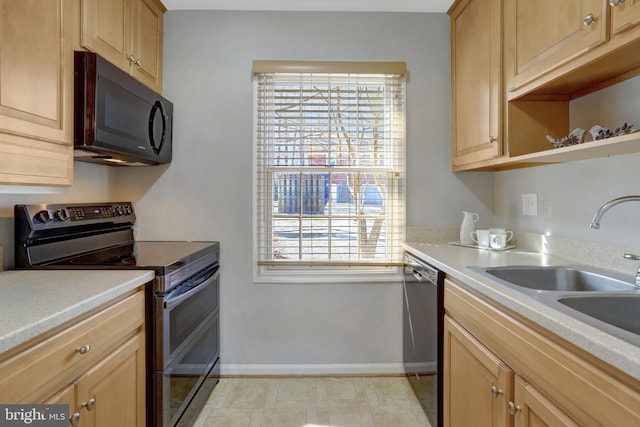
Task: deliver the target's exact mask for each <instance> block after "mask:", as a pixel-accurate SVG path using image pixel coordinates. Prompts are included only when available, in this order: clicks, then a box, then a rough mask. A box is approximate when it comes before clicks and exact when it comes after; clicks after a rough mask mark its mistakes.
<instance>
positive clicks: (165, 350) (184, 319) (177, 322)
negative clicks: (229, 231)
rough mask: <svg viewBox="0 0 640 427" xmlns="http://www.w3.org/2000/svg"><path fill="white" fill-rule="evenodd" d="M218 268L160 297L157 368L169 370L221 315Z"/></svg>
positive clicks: (211, 269) (208, 270)
mask: <svg viewBox="0 0 640 427" xmlns="http://www.w3.org/2000/svg"><path fill="white" fill-rule="evenodd" d="M218 277H219V271H218V267H217V266H216V267H212V268H209V269H207V270H205V271H204V272H202V273H200V274H198V275H196V276H195V277H193V278H192V279H189V280H187V281H185V282H184V283H182V284H180V285H178V286H177V287H176V288H175V289H174V290H173V291H170V292H169V293H168V294H166V295H157V296H156V304H155V306H156V313H155V318H156V322H155V323H156V334H155V338H156V345H155V351H156V369H157V370H159V371H162V370H165V369H167V368H168V367H169V366H170V365H171V364H172V363H173V362H174V360H175V359H176V357H178V355H179V354H181V353H183V352H184V351H185V349H186V348H187V347H190V346H192V345H193V343H192V341H193V339H194V338H193V337H194V335H195V334H196V331H197V330H198V329H199V328H200V326H201V325H202V324H204V323H205V321H207V320H208V318H209V317H210V316H211V314H213V313H217V312H218V295H219V292H218V285H219V283H218Z"/></svg>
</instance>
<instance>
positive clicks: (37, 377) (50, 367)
mask: <svg viewBox="0 0 640 427" xmlns="http://www.w3.org/2000/svg"><path fill="white" fill-rule="evenodd" d="M143 324H144V293H143V291H139V292H136V293H135V294H133V295H131V296H129V297H127V298H125V299H123V300H121V301H119V302H116V303H114V304H113V305H112V306H109V307H108V308H105V309H104V310H102V311H100V312H98V313H96V314H94V315H92V316H91V317H89V318H87V319H84V320H81V321H79V322H78V323H75V324H73V323H72V324H71V325H70V326H69V327H68V328H67V329H66V330H64V331H62V332H60V333H57V334H55V335H53V336H51V337H47V338H44V339H43V340H42V341H39V342H36V343H35V344H34V345H33V346H32V347H29V348H27V349H26V350H25V351H23V352H22V353H20V354H17V355H14V356H13V357H10V358H9V359H7V360H4V361H2V362H0V402H2V403H5V404H10V403H33V402H38V401H41V400H42V399H44V398H46V397H47V396H51V395H52V393H55V392H56V391H58V390H60V389H62V388H63V387H65V386H66V385H67V384H69V383H70V382H72V381H73V380H74V379H75V378H76V377H78V376H79V375H80V374H82V373H83V372H85V371H86V370H87V369H88V368H89V367H91V366H93V365H95V364H97V363H98V362H99V361H100V360H102V359H103V358H104V357H105V356H106V355H107V354H109V353H110V352H111V350H112V349H113V348H114V347H115V346H117V345H118V344H120V343H121V342H123V341H124V340H125V339H126V338H127V337H129V336H131V335H133V334H134V333H135V332H136V331H137V330H138V329H139V328H140V327H141V326H142V325H143ZM85 346H90V349H89V351H88V352H85V351H84V350H81V349H82V348H83V347H84V348H87V347H85Z"/></svg>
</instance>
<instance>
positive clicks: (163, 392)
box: [157, 313, 220, 426]
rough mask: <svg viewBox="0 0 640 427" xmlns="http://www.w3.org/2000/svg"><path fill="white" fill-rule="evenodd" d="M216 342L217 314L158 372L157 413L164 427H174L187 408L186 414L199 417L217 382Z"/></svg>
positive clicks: (217, 359) (218, 368)
mask: <svg viewBox="0 0 640 427" xmlns="http://www.w3.org/2000/svg"><path fill="white" fill-rule="evenodd" d="M217 342H218V314H217V313H216V314H214V315H212V316H211V317H210V318H209V319H207V321H206V322H205V323H204V324H203V325H202V327H201V328H200V329H199V330H198V331H195V333H194V336H193V341H192V342H191V343H190V344H191V345H190V346H188V347H186V348H185V349H184V351H183V352H181V353H180V354H178V355H177V356H176V357H175V358H174V360H173V362H172V363H171V365H169V366H168V367H167V368H166V369H165V370H164V371H161V372H157V378H158V381H159V384H158V390H157V392H158V399H159V402H158V403H159V404H160V405H161V407H160V408H158V409H159V411H161V414H162V420H163V422H162V425H163V426H175V425H176V422H178V420H181V417H183V414H184V413H185V411H187V408H188V409H189V411H187V412H190V413H199V412H200V410H201V409H202V406H204V404H205V403H206V400H207V398H208V396H209V394H210V393H211V391H212V389H213V386H214V385H215V384H216V383H217V381H218V378H219V370H220V367H219V363H218V361H219V358H218V345H217ZM196 394H198V396H197V397H196ZM194 397H195V398H194ZM187 418H188V417H187ZM181 421H182V420H181Z"/></svg>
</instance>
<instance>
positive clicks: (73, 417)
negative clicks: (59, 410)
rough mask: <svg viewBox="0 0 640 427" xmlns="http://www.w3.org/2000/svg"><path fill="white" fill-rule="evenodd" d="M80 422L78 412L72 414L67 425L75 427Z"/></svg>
mask: <svg viewBox="0 0 640 427" xmlns="http://www.w3.org/2000/svg"><path fill="white" fill-rule="evenodd" d="M79 422H80V412H74V413H73V415H71V417H70V418H69V424H71V425H72V426H77V425H78V423H79Z"/></svg>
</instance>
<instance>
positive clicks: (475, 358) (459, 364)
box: [444, 316, 513, 427]
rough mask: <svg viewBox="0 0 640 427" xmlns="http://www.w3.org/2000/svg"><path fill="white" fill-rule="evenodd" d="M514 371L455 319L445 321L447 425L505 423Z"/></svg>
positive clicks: (495, 425) (465, 426)
mask: <svg viewBox="0 0 640 427" xmlns="http://www.w3.org/2000/svg"><path fill="white" fill-rule="evenodd" d="M512 383H513V371H512V370H511V369H510V368H509V367H508V366H507V365H505V364H504V363H503V362H502V361H501V360H500V359H498V358H497V357H496V356H495V355H494V354H493V353H491V352H490V351H489V350H488V349H487V348H486V347H484V346H483V345H482V344H481V343H480V342H479V341H477V340H476V339H475V338H474V337H472V336H471V335H470V334H469V333H468V332H467V331H466V330H465V329H464V328H462V327H461V326H460V325H459V324H458V323H456V322H455V321H454V320H452V319H451V318H449V317H448V316H445V322H444V426H445V427H468V426H474V427H483V426H487V427H501V426H507V425H509V423H510V421H511V419H510V417H509V414H508V412H507V402H508V398H509V397H510V396H511V393H512V389H511V384H512Z"/></svg>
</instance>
